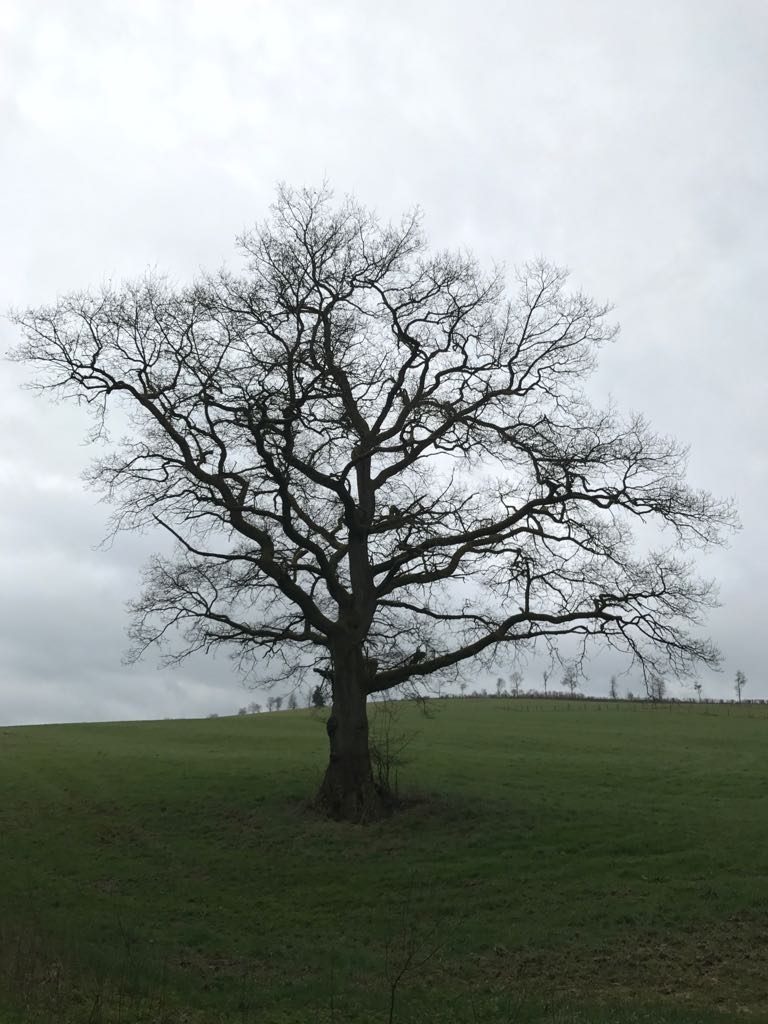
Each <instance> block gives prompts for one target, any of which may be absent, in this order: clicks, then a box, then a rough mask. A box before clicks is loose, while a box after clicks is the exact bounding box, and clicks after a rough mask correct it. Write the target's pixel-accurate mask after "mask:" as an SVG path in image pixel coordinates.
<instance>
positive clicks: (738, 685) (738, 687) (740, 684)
mask: <svg viewBox="0 0 768 1024" xmlns="http://www.w3.org/2000/svg"><path fill="white" fill-rule="evenodd" d="M746 685H747V677H746V676H745V675H744V673H743V672H742V671H741V669H739V670H738V671H737V672H736V682H735V683H734V686H733V688H734V690H735V691H736V696H737V697H738V698H739V704H741V694H742V691H743V690H744V687H745V686H746Z"/></svg>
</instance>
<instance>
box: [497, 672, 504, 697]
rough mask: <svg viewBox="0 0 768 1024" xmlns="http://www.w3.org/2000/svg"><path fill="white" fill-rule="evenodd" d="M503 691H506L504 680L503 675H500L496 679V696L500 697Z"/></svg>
mask: <svg viewBox="0 0 768 1024" xmlns="http://www.w3.org/2000/svg"><path fill="white" fill-rule="evenodd" d="M503 692H504V680H503V679H502V678H501V676H499V677H498V679H497V680H496V696H497V697H500V696H501V695H502V693H503Z"/></svg>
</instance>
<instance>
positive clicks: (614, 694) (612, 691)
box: [608, 676, 619, 700]
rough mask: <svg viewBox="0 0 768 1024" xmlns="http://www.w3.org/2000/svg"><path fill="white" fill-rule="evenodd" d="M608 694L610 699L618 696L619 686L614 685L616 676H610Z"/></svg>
mask: <svg viewBox="0 0 768 1024" xmlns="http://www.w3.org/2000/svg"><path fill="white" fill-rule="evenodd" d="M608 694H609V696H610V698H611V700H616V698H617V697H618V696H619V688H618V686H617V685H616V676H611V685H610V688H609V690H608Z"/></svg>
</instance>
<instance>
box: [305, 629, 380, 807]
mask: <svg viewBox="0 0 768 1024" xmlns="http://www.w3.org/2000/svg"><path fill="white" fill-rule="evenodd" d="M366 681H367V677H366V666H365V662H364V659H363V656H362V651H356V650H349V649H347V650H345V651H340V652H338V653H334V657H333V707H332V709H331V716H330V718H329V719H328V723H327V726H326V729H327V732H328V740H329V743H330V760H329V763H328V768H327V769H326V772H325V778H324V779H323V782H322V785H321V786H320V791H319V793H318V797H317V798H318V803H319V804H320V806H321V807H322V808H323V809H324V810H325V811H326V813H327V814H328V815H329V816H330V817H332V818H336V819H338V820H340V821H354V822H361V823H362V822H367V821H374V820H376V819H377V818H381V817H383V815H384V814H385V811H386V806H385V801H384V799H383V794H381V793H380V792H379V790H378V788H377V787H376V784H375V783H374V781H373V772H372V771H371V756H370V751H369V749H368V715H367V712H366V701H367V692H366Z"/></svg>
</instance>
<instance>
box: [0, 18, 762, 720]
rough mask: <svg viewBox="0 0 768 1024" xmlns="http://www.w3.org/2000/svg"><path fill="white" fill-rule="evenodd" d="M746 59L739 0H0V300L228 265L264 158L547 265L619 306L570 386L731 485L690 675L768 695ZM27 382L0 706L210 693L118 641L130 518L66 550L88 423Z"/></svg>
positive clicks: (5, 399) (56, 709)
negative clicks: (709, 642) (741, 674)
mask: <svg viewBox="0 0 768 1024" xmlns="http://www.w3.org/2000/svg"><path fill="white" fill-rule="evenodd" d="M766 53H768V7H767V6H766V5H765V3H764V2H763V0H754V2H745V0H741V2H739V0H718V2H706V0H684V2H683V0H677V2H675V0H664V2H661V0H651V2H648V0H645V2H643V3H639V2H634V0H627V2H623V3H615V2H612V0H605V2H597V0H581V2H579V3H573V2H570V0H559V2H555V0H549V2H546V0H545V2H541V0H540V2H539V3H537V4H535V5H534V4H529V3H522V2H515V0H513V2H508V0H507V2H504V3H493V2H482V0H481V2H479V3H476V4H473V5H467V4H466V3H446V2H443V0H441V2H431V0H430V2H418V3H413V2H411V3H402V2H391V3H389V4H386V5H381V4H373V3H360V2H347V3H342V2H330V0H326V2H324V3H322V4H317V3H309V2H306V0H302V2H293V3H291V2H281V3H280V4H267V3H259V2H251V3H245V2H243V3H237V2H233V0H219V2H217V3H216V4H213V3H210V2H198V3H190V2H185V3H174V2H170V0H167V2H164V3H160V2H156V3H153V2H150V0H144V2H137V0H130V2H128V0H118V2H104V3H100V4H93V3H87V2H81V3H78V2H75V0H56V2H54V0H36V2H35V3H34V4H30V3H22V2H21V0H0V128H1V130H2V149H1V150H0V224H1V225H2V235H1V236H0V237H2V242H3V244H2V248H1V249H0V309H6V308H8V307H9V306H12V305H14V306H19V305H26V304H37V303H41V302H46V301H49V300H51V299H53V298H55V296H56V294H57V293H60V292H64V291H69V290H71V289H75V288H80V287H87V286H91V285H98V284H99V283H101V282H102V281H103V280H105V279H106V278H109V277H113V278H115V279H119V278H121V277H125V276H134V275H136V274H139V273H141V272H142V271H144V270H145V269H146V268H147V267H148V266H149V265H153V266H156V267H158V268H159V269H162V270H165V271H167V272H168V273H169V274H170V275H171V276H172V277H173V278H176V279H178V280H187V279H189V278H190V277H191V276H193V275H194V274H195V272H196V271H197V270H198V268H200V267H210V268H213V267H216V266H218V265H219V264H221V263H222V262H223V261H225V260H229V261H234V260H235V259H236V254H235V250H234V247H233V244H232V243H233V238H234V236H235V235H236V234H237V233H238V232H239V231H240V230H241V229H242V228H243V227H245V226H246V225H249V224H251V223H253V222H254V221H255V220H257V219H261V217H263V215H264V213H265V211H266V207H267V206H268V204H269V202H270V201H271V199H272V197H273V192H274V185H275V183H276V182H277V181H278V180H285V181H287V182H289V183H292V184H298V185H301V184H317V183H319V182H320V181H321V180H322V179H323V178H324V177H327V179H328V180H329V182H330V183H331V184H332V185H333V187H334V188H335V189H336V190H337V192H338V193H339V194H343V193H344V192H349V191H352V192H354V193H355V194H356V195H357V197H358V198H359V199H360V200H361V201H362V202H364V203H365V204H366V205H368V206H371V207H375V208H376V209H378V210H379V212H380V213H381V214H382V215H383V216H385V217H386V216H389V215H393V216H394V215H398V214H399V213H400V212H401V211H402V210H403V209H405V208H408V207H411V206H413V205H414V204H420V205H421V206H422V207H423V208H424V211H425V214H426V227H427V231H428V234H429V235H430V237H431V239H432V241H433V243H434V244H435V245H436V246H445V245H462V246H467V247H470V248H472V249H474V250H475V251H476V253H477V254H478V255H479V256H480V257H481V259H483V260H484V261H493V260H496V261H504V262H506V263H507V264H508V265H509V266H510V267H511V266H512V265H513V264H514V263H516V262H521V261H523V260H525V259H527V258H529V257H531V256H535V255H538V254H543V255H545V256H546V257H547V258H549V259H551V260H553V261H555V262H558V263H562V264H566V265H568V266H569V267H570V268H571V269H572V272H573V280H574V282H576V283H577V284H579V285H581V286H583V287H584V288H585V290H587V291H588V292H591V293H592V294H594V295H595V296H596V297H597V298H606V299H610V300H611V301H612V302H613V303H614V304H615V306H616V316H617V318H618V319H619V320H620V321H621V323H622V328H623V329H622V335H621V337H620V339H619V341H618V342H617V343H616V344H615V345H613V346H611V348H610V349H609V350H608V351H607V352H605V353H604V356H603V359H602V363H601V368H600V371H599V373H598V375H597V377H596V378H595V381H594V383H593V385H592V391H593V394H594V395H595V396H596V397H599V398H601V399H602V398H605V397H606V396H607V395H608V394H609V393H610V394H612V395H613V396H614V399H615V400H616V402H617V403H618V404H619V405H620V406H622V407H624V408H631V409H638V410H642V411H644V412H646V413H647V414H648V416H649V418H650V419H651V421H652V422H653V423H654V425H655V426H656V427H657V428H658V429H659V430H660V431H662V432H669V433H672V434H674V435H675V436H677V437H678V438H679V439H681V440H683V441H685V442H690V443H691V445H692V454H691V472H690V477H691V480H692V482H694V483H695V484H698V485H701V486H705V487H707V488H708V489H711V490H713V491H715V492H716V493H718V494H720V495H723V496H728V495H732V496H733V497H735V498H736V499H737V502H738V504H739V508H740V512H741V517H742V521H743V524H744V529H743V532H742V533H741V534H740V535H739V536H738V537H737V538H736V539H735V540H734V542H733V544H732V546H731V548H730V550H728V551H726V552H722V553H717V554H716V555H714V556H708V557H707V558H706V559H704V560H703V561H702V570H703V571H704V572H705V573H706V574H712V575H715V576H717V577H718V578H719V580H720V582H721V597H722V600H723V602H724V607H723V608H722V609H720V610H719V611H718V612H716V613H715V614H714V615H713V616H712V618H711V630H710V631H711V633H712V635H713V636H714V637H715V639H716V641H717V642H718V644H719V645H720V647H721V648H722V650H723V653H724V655H725V659H726V661H725V671H724V674H723V675H722V676H719V677H716V676H715V677H705V678H704V679H703V680H702V681H703V683H704V692H705V693H708V694H711V695H715V694H718V693H722V694H725V693H729V692H730V690H731V686H732V679H733V674H734V672H735V670H736V668H737V667H740V668H742V669H743V670H744V671H745V672H746V674H747V677H748V679H749V685H748V690H747V691H746V692H747V693H748V694H751V695H753V696H758V695H760V696H764V697H768V678H767V677H766V676H765V674H764V663H765V656H764V652H763V648H762V639H763V638H762V627H763V612H764V606H765V594H766V593H768V569H767V568H766V565H767V563H768V527H767V526H766V525H765V509H766V507H768V475H767V473H766V469H767V467H768V456H767V455H766V449H765V437H766V425H767V422H766V421H767V420H768V413H766V409H765V400H764V391H765V384H766V379H767V371H768V355H767V354H766V344H765V327H764V315H763V292H764V290H765V282H766V280H768V248H767V247H766V244H765V239H766V238H767V237H768V195H766V192H767V191H768V175H767V173H766V167H768V122H766V118H765V103H766V96H767V95H768V61H766ZM13 341H14V333H13V330H12V329H11V328H10V327H9V325H8V324H7V323H2V324H0V348H2V349H3V350H5V349H7V348H8V347H9V346H10V345H11V344H12V343H13ZM23 377H24V371H23V370H22V369H20V368H19V367H16V366H9V365H7V364H6V365H5V366H2V367H1V368H0V482H1V483H2V499H1V503H0V575H1V577H2V579H3V587H2V590H1V591H0V722H5V723H8V722H23V721H51V720H70V719H98V718H136V717H159V716H163V715H174V716H176V715H196V714H203V713H206V712H208V711H219V712H227V711H234V710H236V708H237V706H238V705H239V704H243V703H246V702H247V701H248V700H249V699H251V696H250V695H249V694H247V693H245V692H244V691H243V690H242V689H241V687H240V683H239V681H238V679H237V677H236V676H235V675H234V674H233V672H232V670H231V668H230V666H229V665H228V663H227V662H226V660H224V659H221V658H219V659H217V660H215V661H206V660H199V661H196V662H195V663H194V664H192V663H191V664H189V665H188V666H186V667H184V668H182V669H180V670H175V671H172V672H171V671H166V670H158V668H157V667H156V664H155V662H154V660H153V659H151V658H150V659H148V660H146V661H145V662H144V663H142V664H141V665H139V666H134V667H131V668H127V667H124V666H123V665H122V664H121V661H120V656H121V653H122V651H123V650H124V648H125V645H126V640H125V635H124V626H125V614H124V607H123V606H124V602H125V601H126V600H127V599H128V598H129V597H130V596H131V595H132V594H134V593H135V592H136V590H137V587H138V570H139V567H140V565H141V563H142V561H143V560H144V558H145V556H146V554H147V553H149V552H150V551H151V550H152V549H153V547H154V546H155V545H156V540H155V539H154V538H152V537H144V538H136V537H130V538H125V539H123V540H121V541H118V542H117V543H116V544H115V545H114V546H113V547H112V548H111V549H109V550H106V551H103V550H94V549H93V548H94V545H95V544H96V543H97V542H98V541H99V540H100V539H101V537H102V535H103V533H104V529H105V527H104V523H105V519H106V515H107V510H106V509H105V508H104V507H103V506H99V505H97V504H96V502H95V499H94V497H93V495H91V494H89V493H88V492H85V491H84V489H83V487H82V485H81V483H80V480H79V474H80V472H81V470H82V468H83V467H84V466H85V465H86V464H87V462H88V459H89V451H88V449H87V448H85V447H83V446H82V444H81V441H82V438H83V434H84V432H85V428H86V419H85V417H84V416H83V415H81V413H80V412H79V410H77V409H71V408H62V407H52V406H50V405H47V404H45V403H44V402H42V401H40V400H39V399H35V398H33V397H32V396H31V395H30V394H28V393H24V392H21V391H20V390H19V388H18V383H19V381H20V380H21V379H22V378H23ZM598 675H599V673H598ZM605 685H606V683H605V680H603V679H602V678H595V680H594V689H595V690H604V689H605Z"/></svg>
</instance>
